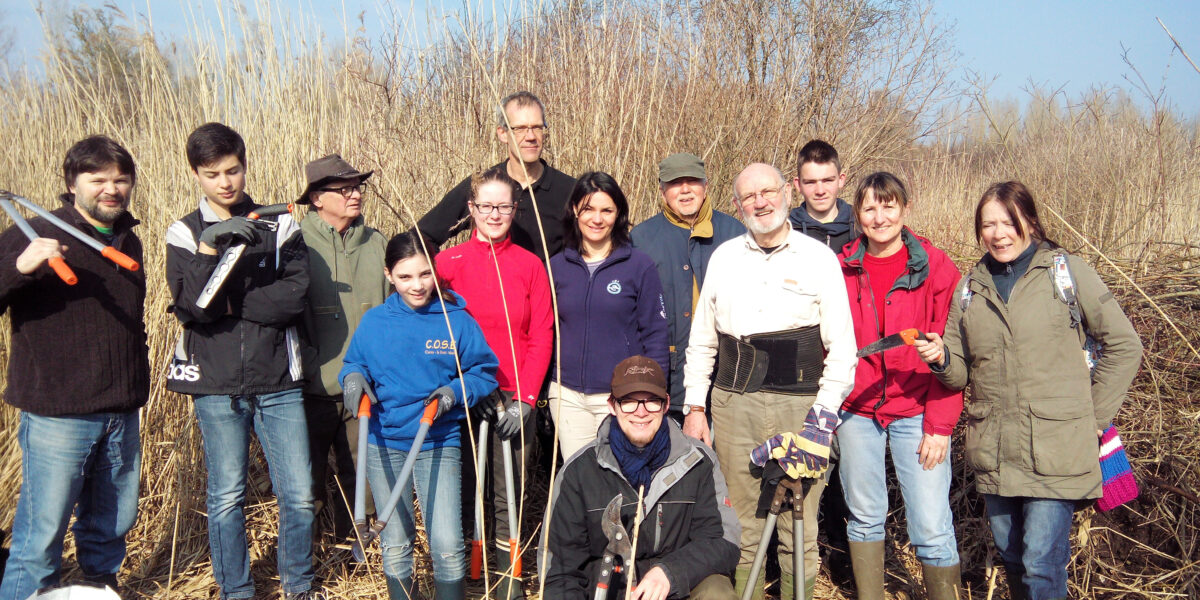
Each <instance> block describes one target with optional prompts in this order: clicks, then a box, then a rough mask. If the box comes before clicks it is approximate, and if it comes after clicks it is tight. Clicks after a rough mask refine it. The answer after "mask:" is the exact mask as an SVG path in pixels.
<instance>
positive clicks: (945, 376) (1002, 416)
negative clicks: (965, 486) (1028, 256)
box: [937, 244, 1142, 500]
mask: <svg viewBox="0 0 1200 600" xmlns="http://www.w3.org/2000/svg"><path fill="white" fill-rule="evenodd" d="M1068 264H1069V265H1070V270H1071V273H1072V274H1073V275H1074V278H1075V287H1076V296H1077V297H1078V303H1079V308H1080V310H1081V312H1082V313H1083V320H1084V323H1085V324H1086V327H1087V331H1088V332H1089V333H1091V335H1092V337H1093V338H1095V339H1096V340H1097V341H1098V342H1100V343H1101V344H1102V346H1103V349H1104V353H1103V355H1102V357H1101V359H1100V361H1099V362H1098V364H1097V365H1096V368H1095V371H1094V372H1093V373H1091V375H1090V376H1089V372H1088V367H1087V363H1086V361H1085V359H1084V354H1083V350H1082V347H1083V332H1082V331H1080V328H1078V327H1077V328H1074V329H1072V328H1071V316H1070V310H1069V309H1068V307H1067V304H1066V303H1065V302H1063V301H1062V300H1060V299H1059V298H1058V296H1057V292H1056V286H1055V284H1054V281H1053V279H1052V278H1051V272H1052V270H1053V265H1054V250H1052V249H1050V248H1049V247H1048V246H1046V245H1044V244H1043V245H1042V247H1040V248H1039V249H1038V250H1037V252H1036V253H1035V254H1034V257H1033V262H1032V264H1031V265H1030V266H1029V270H1028V271H1026V273H1025V274H1024V275H1022V276H1021V278H1020V279H1018V280H1017V282H1016V285H1015V286H1014V287H1013V290H1012V293H1011V294H1010V295H1009V299H1008V302H1007V303H1005V302H1004V301H1003V300H1002V299H1001V298H1000V296H999V295H998V293H997V292H996V289H995V286H994V283H993V281H992V276H991V274H990V273H989V272H988V269H987V267H986V265H985V264H984V262H983V261H980V262H979V263H977V264H976V265H975V267H974V268H973V269H972V270H971V272H970V276H969V277H967V278H964V279H963V282H961V283H959V286H958V290H957V291H956V292H955V301H954V303H953V304H952V306H951V308H950V316H949V319H948V321H947V323H946V335H945V342H946V350H947V356H948V359H949V364H948V365H946V367H945V369H944V370H942V371H941V372H940V373H937V376H938V379H940V380H941V381H942V382H943V383H945V384H946V385H947V386H948V387H951V388H955V389H958V388H962V387H964V386H966V385H967V382H968V381H970V383H971V385H972V395H971V403H970V404H969V405H967V408H966V412H965V416H966V419H967V423H966V427H967V430H966V460H967V464H968V465H970V466H971V468H972V469H974V471H975V485H976V487H977V488H978V489H979V491H980V492H982V493H985V494H996V495H1000V496H1028V497H1035V498H1057V499H1064V500H1077V499H1083V498H1097V497H1099V496H1100V461H1099V440H1098V439H1097V436H1096V430H1098V429H1099V430H1103V429H1104V428H1105V427H1106V426H1107V425H1108V424H1109V423H1110V422H1112V420H1113V418H1114V417H1115V416H1116V414H1117V411H1118V410H1119V409H1120V408H1121V403H1122V401H1123V400H1124V397H1125V392H1126V390H1127V389H1128V388H1129V384H1130V383H1131V382H1132V381H1133V378H1134V376H1135V375H1136V374H1137V370H1138V365H1139V364H1140V363H1141V357H1142V344H1141V341H1140V340H1139V339H1138V335H1137V332H1135V331H1134V329H1133V325H1132V324H1130V322H1129V319H1128V318H1127V317H1126V316H1125V313H1124V312H1122V310H1121V307H1120V306H1119V305H1118V304H1117V302H1116V301H1115V300H1114V299H1113V295H1112V292H1110V291H1109V290H1108V287H1106V286H1105V285H1104V282H1102V281H1101V280H1100V277H1099V275H1097V274H1096V271H1095V270H1093V269H1092V268H1091V266H1089V265H1088V264H1087V263H1086V262H1084V261H1083V260H1080V259H1078V258H1076V257H1074V256H1070V257H1068ZM968 284H969V285H970V286H971V292H972V293H973V296H972V299H971V301H970V302H969V304H968V307H967V309H966V311H965V313H964V311H963V309H962V305H963V301H962V299H963V297H964V296H963V286H964V285H968ZM955 324H957V326H955Z"/></svg>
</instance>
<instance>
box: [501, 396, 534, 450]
mask: <svg viewBox="0 0 1200 600" xmlns="http://www.w3.org/2000/svg"><path fill="white" fill-rule="evenodd" d="M532 412H533V407H532V406H529V405H528V404H525V403H524V402H521V401H520V400H515V399H514V400H513V401H512V402H510V403H509V405H508V408H507V409H505V411H504V412H502V413H500V414H499V416H498V417H497V418H496V435H498V436H500V439H502V440H511V439H513V438H515V437H517V436H519V435H521V423H524V422H525V419H527V418H528V417H529V415H530V413H532Z"/></svg>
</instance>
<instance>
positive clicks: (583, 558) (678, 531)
mask: <svg viewBox="0 0 1200 600" xmlns="http://www.w3.org/2000/svg"><path fill="white" fill-rule="evenodd" d="M669 402H670V401H669V399H668V398H667V377H666V375H664V374H663V371H662V367H661V366H659V364H658V362H657V361H655V360H654V359H651V358H647V357H645V356H634V357H630V358H627V359H625V360H623V361H621V362H620V364H618V365H617V366H616V368H615V369H614V370H613V378H612V395H611V396H610V397H609V399H608V411H609V413H610V414H611V416H610V417H609V418H608V419H607V420H606V421H604V423H603V424H601V425H600V429H599V431H598V432H597V436H596V439H595V441H593V442H592V443H591V444H589V445H588V446H586V447H585V448H584V449H583V450H582V451H580V452H578V453H576V454H575V455H574V456H573V457H572V458H571V459H570V460H568V461H567V463H566V464H564V465H563V467H562V470H561V471H560V472H559V475H558V478H557V480H556V481H555V486H554V494H553V496H552V497H551V499H550V508H549V511H548V512H547V513H546V527H547V529H548V531H549V535H548V540H547V548H546V551H545V552H543V554H542V556H541V565H540V567H541V570H542V572H543V574H544V576H545V577H546V588H545V590H546V591H545V597H547V598H555V599H558V600H583V599H585V598H593V597H594V596H593V593H594V590H595V586H596V584H597V582H598V575H599V572H600V565H601V561H602V560H603V557H604V552H605V547H606V546H607V545H608V542H609V540H608V538H607V537H606V536H605V535H604V533H603V531H604V530H603V526H602V524H601V523H602V519H603V515H604V512H605V511H604V509H605V507H606V506H607V505H608V503H609V501H611V500H612V499H613V497H615V496H616V495H617V494H618V493H619V494H622V495H623V497H624V500H623V504H622V506H621V522H622V527H624V529H625V530H626V531H627V532H629V531H631V530H632V525H633V524H634V513H635V512H636V510H637V502H638V492H639V490H641V491H642V494H643V498H644V510H643V512H642V514H643V515H646V517H645V519H643V520H642V523H641V530H640V532H639V534H638V536H637V540H638V543H637V547H636V548H634V553H635V557H634V562H635V563H636V564H637V569H636V573H635V574H636V576H637V577H638V582H637V584H636V587H635V588H634V590H633V593H632V594H633V598H636V599H637V600H664V599H666V598H691V599H692V600H701V599H704V600H736V598H737V594H735V593H734V589H733V584H732V583H731V581H730V578H729V575H730V574H731V573H732V572H733V569H734V567H735V566H737V562H738V555H739V546H738V544H739V543H740V536H741V527H740V526H739V525H738V519H737V515H736V514H735V513H734V511H733V507H732V505H731V504H730V502H729V490H728V489H727V488H726V487H725V477H724V475H722V474H721V469H720V466H719V465H718V464H717V456H716V454H715V453H714V452H713V451H712V449H711V448H709V447H708V446H706V445H705V444H704V443H703V442H701V441H700V440H697V439H695V438H692V437H688V436H686V435H684V434H683V432H682V431H681V430H680V429H679V426H678V425H676V424H675V421H674V420H672V419H664V418H663V416H664V415H666V410H667V406H668V404H669ZM625 568H626V573H628V572H629V565H625ZM624 587H625V586H624V584H623V582H621V581H618V580H616V579H614V580H613V582H612V585H610V587H609V597H610V598H622V597H624V594H623V592H624Z"/></svg>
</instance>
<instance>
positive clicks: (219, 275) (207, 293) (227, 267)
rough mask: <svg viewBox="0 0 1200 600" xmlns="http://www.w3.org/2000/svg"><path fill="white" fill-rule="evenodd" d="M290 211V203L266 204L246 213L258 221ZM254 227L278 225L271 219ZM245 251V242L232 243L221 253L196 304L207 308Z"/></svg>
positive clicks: (272, 228) (270, 228) (276, 226)
mask: <svg viewBox="0 0 1200 600" xmlns="http://www.w3.org/2000/svg"><path fill="white" fill-rule="evenodd" d="M290 212H292V205H291V204H268V205H267V206H264V207H262V208H259V209H258V210H255V211H252V212H251V213H250V214H248V215H246V218H247V219H250V220H251V221H258V220H259V219H261V218H262V217H277V216H279V215H282V214H286V213H290ZM256 227H261V228H263V229H267V230H270V231H274V230H275V229H276V228H278V227H279V225H278V224H277V223H275V222H273V221H262V222H260V223H258V224H256ZM244 252H246V244H234V245H232V246H230V247H229V248H228V249H226V250H225V253H224V254H222V255H221V259H220V260H219V261H217V266H216V267H215V268H213V272H212V275H209V277H208V281H207V282H205V284H204V289H202V290H200V296H199V297H198V298H196V306H198V307H200V308H208V305H209V304H210V303H211V302H212V300H213V296H216V295H217V292H218V291H220V289H221V286H222V285H224V284H225V280H226V279H228V278H229V273H230V272H232V271H233V266H234V265H236V264H237V261H238V259H239V258H241V257H242V254H243V253H244Z"/></svg>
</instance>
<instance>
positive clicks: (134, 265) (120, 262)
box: [100, 246, 141, 271]
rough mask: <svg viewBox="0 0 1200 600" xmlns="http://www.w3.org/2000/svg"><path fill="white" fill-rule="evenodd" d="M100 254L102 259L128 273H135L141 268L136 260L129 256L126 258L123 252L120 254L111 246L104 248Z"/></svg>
mask: <svg viewBox="0 0 1200 600" xmlns="http://www.w3.org/2000/svg"><path fill="white" fill-rule="evenodd" d="M100 254H102V255H103V256H104V258H107V259H108V260H111V261H113V262H115V263H117V266H119V267H123V268H125V269H128V270H130V271H136V270H138V269H140V268H141V265H139V264H138V262H137V261H136V260H133V259H132V258H129V256H127V255H126V254H125V253H124V252H121V251H120V250H117V249H116V248H113V247H112V246H105V247H104V249H103V250H101V251H100Z"/></svg>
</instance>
